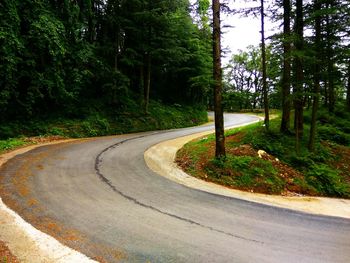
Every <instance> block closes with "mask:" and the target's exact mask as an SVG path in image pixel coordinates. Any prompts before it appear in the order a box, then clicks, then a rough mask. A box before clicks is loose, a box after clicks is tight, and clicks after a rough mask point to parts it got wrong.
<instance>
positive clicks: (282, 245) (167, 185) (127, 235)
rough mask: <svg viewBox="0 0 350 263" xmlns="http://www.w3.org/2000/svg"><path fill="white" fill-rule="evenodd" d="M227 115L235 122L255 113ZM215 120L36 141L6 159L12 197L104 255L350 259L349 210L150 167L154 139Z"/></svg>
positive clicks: (75, 243)
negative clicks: (279, 202)
mask: <svg viewBox="0 0 350 263" xmlns="http://www.w3.org/2000/svg"><path fill="white" fill-rule="evenodd" d="M226 118H227V122H226V123H227V124H228V125H229V126H232V125H238V124H244V123H247V122H250V121H253V120H254V117H247V116H244V115H228V116H226ZM211 128H212V127H210V126H203V127H197V128H187V129H182V130H172V131H164V132H148V133H141V134H132V135H124V136H117V137H104V138H95V139H91V140H84V141H77V142H73V143H67V144H61V145H53V146H46V147H40V148H37V149H35V150H33V151H31V152H29V153H26V154H23V155H20V156H17V157H15V158H14V159H12V160H10V161H9V162H8V163H7V164H6V165H5V166H4V167H3V168H2V169H1V177H2V185H3V186H4V187H3V191H2V194H4V193H5V192H6V195H5V196H3V198H4V201H5V203H7V204H8V205H9V206H10V207H12V208H13V209H15V210H16V211H17V212H18V213H19V214H20V215H21V216H22V217H23V218H24V219H26V220H27V221H28V222H30V223H32V224H33V225H34V226H36V227H38V228H39V229H41V230H43V231H45V232H46V233H48V234H51V235H53V236H55V237H56V238H57V239H59V240H60V241H62V242H64V243H65V244H67V245H68V246H70V247H73V248H75V249H78V250H79V251H81V252H83V253H84V254H86V255H88V256H90V257H92V258H95V259H97V260H101V261H102V260H106V261H107V262H147V261H151V262H296V261H300V262H349V259H350V251H349V249H348V248H349V247H350V238H349V236H350V235H349V233H350V221H349V220H347V219H341V218H334V217H323V216H314V215H308V214H304V213H299V212H294V211H291V210H287V209H281V208H275V207H270V206H266V205H261V204H256V203H252V202H247V201H244V200H238V199H235V198H229V197H223V196H219V195H215V194H210V193H207V192H203V191H199V190H195V189H191V188H188V187H186V186H183V185H179V184H177V183H175V182H173V181H171V180H168V179H167V178H164V177H161V176H159V175H157V174H155V173H154V172H153V171H151V170H149V169H148V168H147V165H146V163H145V160H144V158H143V153H144V151H145V150H146V149H148V148H149V147H150V146H152V145H154V144H157V143H159V142H161V141H165V140H169V139H173V138H176V137H179V136H184V135H188V134H192V133H196V132H200V131H205V130H208V129H211ZM14 178H15V179H14ZM16 179H21V180H16Z"/></svg>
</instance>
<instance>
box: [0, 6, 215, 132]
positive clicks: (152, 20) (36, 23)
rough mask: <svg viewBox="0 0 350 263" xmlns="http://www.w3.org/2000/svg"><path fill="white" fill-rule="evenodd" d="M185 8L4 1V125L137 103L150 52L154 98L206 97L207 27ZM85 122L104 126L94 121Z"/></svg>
mask: <svg viewBox="0 0 350 263" xmlns="http://www.w3.org/2000/svg"><path fill="white" fill-rule="evenodd" d="M188 10H189V3H188V1H185V0H180V1H170V0H167V1H149V0H142V1H140V0H130V1H115V0H108V1H102V2H99V3H98V4H96V3H93V1H29V0H23V1H18V0H16V1H11V0H3V1H1V3H0V107H1V110H2V114H1V115H0V122H1V125H0V127H1V126H2V124H3V123H7V122H9V121H10V122H13V121H23V120H26V119H28V118H33V119H50V118H56V117H62V118H67V117H68V118H72V117H74V118H78V119H79V118H82V117H84V116H90V111H92V112H93V111H94V108H97V109H98V111H101V108H102V107H107V108H109V109H112V110H111V112H115V110H116V111H119V112H118V114H119V115H120V116H121V115H122V113H123V111H124V110H125V109H126V108H128V107H129V104H130V101H133V103H136V104H139V100H140V93H142V92H143V91H142V85H141V83H142V82H143V81H144V77H145V74H143V75H142V74H140V71H141V70H142V69H145V68H146V61H145V57H146V56H147V55H149V56H150V57H151V65H150V68H151V80H150V81H151V94H150V95H151V98H153V99H155V100H160V101H163V102H166V103H168V104H173V103H181V104H188V105H193V104H202V105H203V104H204V103H205V102H206V99H205V98H206V96H207V92H208V90H209V86H210V79H211V74H210V68H211V57H210V54H211V48H210V38H208V36H209V35H210V34H209V35H208V34H203V31H202V30H200V29H199V28H198V27H197V26H196V25H195V24H194V23H193V22H192V19H191V17H190V14H189V12H188ZM209 33H210V32H209ZM102 105H103V106H102ZM89 108H92V110H91V109H89ZM125 122H127V121H125ZM155 122H157V121H155ZM179 122H180V123H181V122H183V121H179ZM173 124H174V123H172V124H169V126H171V127H173ZM157 125H158V126H159V127H165V126H166V125H165V124H162V125H161V124H159V123H158V124H157ZM179 125H180V124H179ZM5 126H7V125H5ZM29 126H31V125H29ZM83 126H84V127H85V128H84V129H85V130H86V131H88V132H87V133H88V134H91V135H92V134H99V132H97V131H96V130H95V126H96V127H97V129H99V127H98V126H99V125H98V124H95V123H94V121H90V120H89V121H86V123H84V125H83ZM130 126H132V124H130ZM139 126H142V125H141V124H140V125H139ZM155 126H156V125H155ZM103 129H105V128H103ZM130 129H131V127H130ZM136 129H137V128H135V130H136ZM46 132H48V131H46ZM51 132H52V133H61V132H60V131H59V130H52V131H51ZM105 132H107V131H104V133H105ZM8 133H9V134H11V132H9V131H8ZM107 133H108V132H107Z"/></svg>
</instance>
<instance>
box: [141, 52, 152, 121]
mask: <svg viewBox="0 0 350 263" xmlns="http://www.w3.org/2000/svg"><path fill="white" fill-rule="evenodd" d="M144 61H145V67H144V69H145V73H144V81H143V87H144V97H143V103H144V105H143V106H144V112H145V114H148V106H149V92H150V88H151V55H150V54H149V52H147V53H146V54H145V59H144Z"/></svg>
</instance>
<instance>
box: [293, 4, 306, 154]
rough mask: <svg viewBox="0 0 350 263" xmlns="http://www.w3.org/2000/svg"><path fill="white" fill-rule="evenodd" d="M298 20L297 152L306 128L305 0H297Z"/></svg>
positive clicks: (296, 64) (296, 43)
mask: <svg viewBox="0 0 350 263" xmlns="http://www.w3.org/2000/svg"><path fill="white" fill-rule="evenodd" d="M295 19H296V21H295V43H294V45H295V57H294V72H295V83H294V108H295V120H294V129H295V139H296V142H295V147H296V152H297V153H299V152H300V141H301V138H302V136H303V130H304V121H303V120H304V116H303V112H304V110H303V107H304V103H303V86H304V83H303V81H304V72H303V55H304V54H303V49H304V37H303V30H304V22H303V0H296V18H295Z"/></svg>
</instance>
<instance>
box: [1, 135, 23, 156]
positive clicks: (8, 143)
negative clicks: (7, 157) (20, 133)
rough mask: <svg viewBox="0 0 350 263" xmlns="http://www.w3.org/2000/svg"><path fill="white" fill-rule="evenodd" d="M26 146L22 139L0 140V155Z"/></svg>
mask: <svg viewBox="0 0 350 263" xmlns="http://www.w3.org/2000/svg"><path fill="white" fill-rule="evenodd" d="M26 144H28V143H27V142H26V141H25V140H24V138H10V139H7V140H0V153H2V152H4V151H8V150H12V149H14V148H18V147H21V146H24V145H26Z"/></svg>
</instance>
